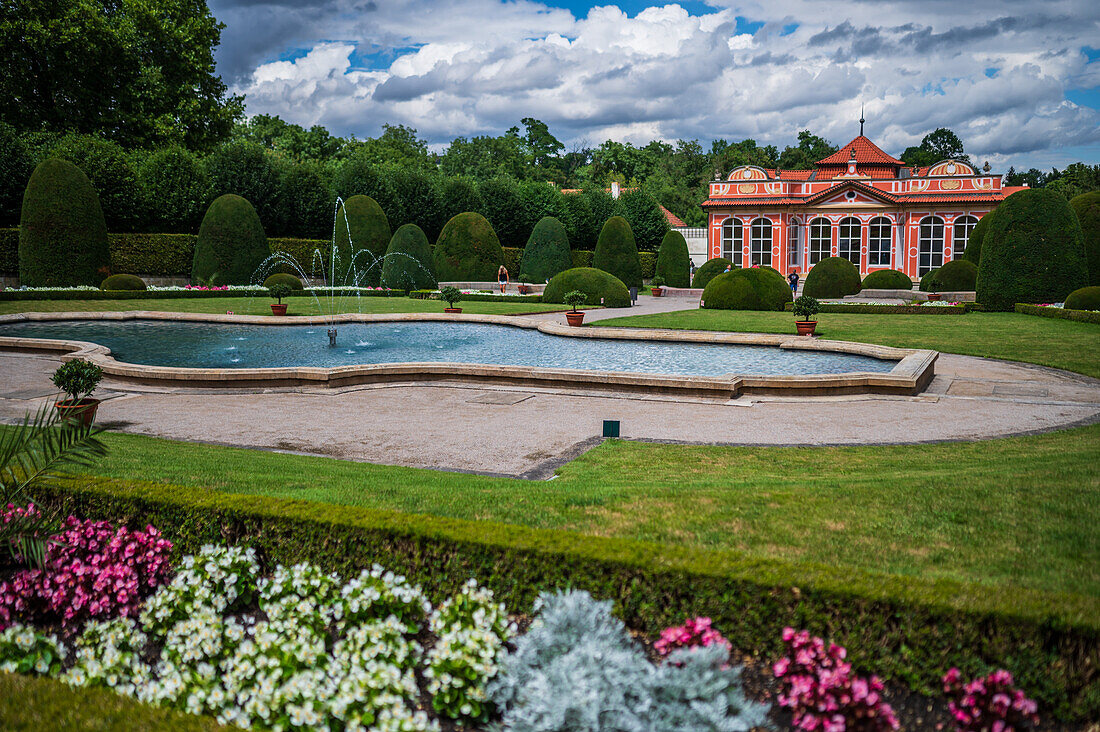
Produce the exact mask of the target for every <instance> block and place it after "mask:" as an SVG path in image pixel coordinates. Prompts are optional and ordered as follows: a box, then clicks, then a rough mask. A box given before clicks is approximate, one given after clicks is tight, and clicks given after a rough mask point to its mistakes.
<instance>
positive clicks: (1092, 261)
mask: <svg viewBox="0 0 1100 732" xmlns="http://www.w3.org/2000/svg"><path fill="white" fill-rule="evenodd" d="M1069 205H1070V206H1072V207H1073V211H1074V213H1076V214H1077V221H1078V223H1080V224H1081V236H1083V237H1084V239H1085V260H1086V261H1087V262H1088V267H1089V284H1090V285H1100V191H1093V192H1092V193H1082V194H1081V195H1079V196H1074V197H1073V198H1071V199H1069Z"/></svg>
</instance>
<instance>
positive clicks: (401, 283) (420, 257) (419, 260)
mask: <svg viewBox="0 0 1100 732" xmlns="http://www.w3.org/2000/svg"><path fill="white" fill-rule="evenodd" d="M438 284H439V283H438V282H436V279H435V272H434V271H433V270H432V247H431V245H430V244H429V243H428V237H427V236H426V235H425V234H424V231H423V230H422V229H421V228H420V227H419V226H417V225H416V224H405V225H404V226H402V227H399V228H398V229H397V231H395V232H394V234H393V238H392V239H390V244H389V246H388V247H386V257H385V259H384V260H383V262H382V286H383V287H389V288H392V289H395V290H434V289H435V288H436V286H437V285H438Z"/></svg>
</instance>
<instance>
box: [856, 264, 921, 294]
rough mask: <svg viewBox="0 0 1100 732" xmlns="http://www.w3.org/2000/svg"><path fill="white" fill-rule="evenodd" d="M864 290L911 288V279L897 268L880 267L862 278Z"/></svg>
mask: <svg viewBox="0 0 1100 732" xmlns="http://www.w3.org/2000/svg"><path fill="white" fill-rule="evenodd" d="M862 289H864V290H912V289H913V280H911V279H909V275H907V274H905V273H904V272H902V271H901V270H897V269H880V270H876V271H874V272H871V273H870V274H868V275H867V276H866V277H864V278H863V288H862Z"/></svg>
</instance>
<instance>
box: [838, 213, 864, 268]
mask: <svg viewBox="0 0 1100 732" xmlns="http://www.w3.org/2000/svg"><path fill="white" fill-rule="evenodd" d="M860 243H861V242H860V230H859V219H857V218H855V217H854V216H849V217H848V218H846V219H841V220H840V229H839V230H838V231H837V239H836V255H837V256H838V257H844V258H845V259H847V260H848V261H849V262H851V263H852V264H854V265H855V266H856V267H859V245H860Z"/></svg>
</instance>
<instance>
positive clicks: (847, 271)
mask: <svg viewBox="0 0 1100 732" xmlns="http://www.w3.org/2000/svg"><path fill="white" fill-rule="evenodd" d="M862 289H863V283H862V282H860V279H859V270H858V269H856V266H855V265H854V264H852V263H851V262H849V261H848V260H847V259H844V258H843V257H828V258H826V259H822V260H821V261H820V262H818V263H817V264H815V265H814V268H813V269H811V270H810V273H809V274H808V275H806V285H805V287H803V288H802V294H803V295H809V296H810V297H816V298H817V299H818V300H820V299H822V298H825V297H844V296H845V295H854V294H856V293H857V292H859V291H860V290H862Z"/></svg>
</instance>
